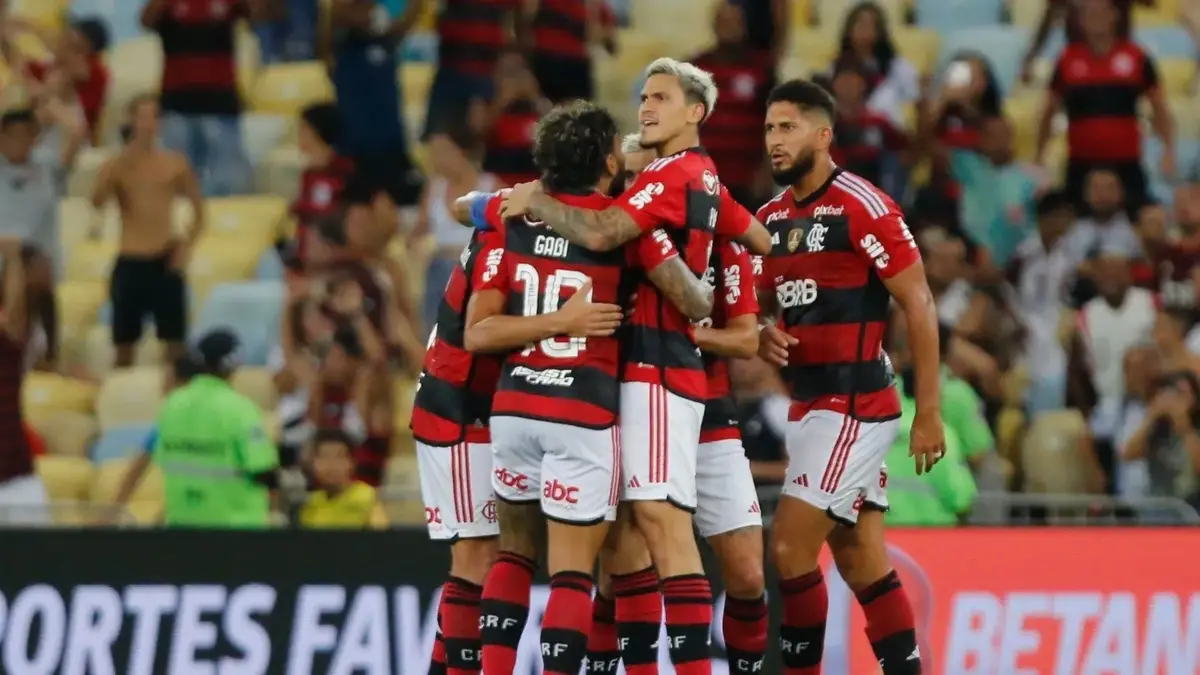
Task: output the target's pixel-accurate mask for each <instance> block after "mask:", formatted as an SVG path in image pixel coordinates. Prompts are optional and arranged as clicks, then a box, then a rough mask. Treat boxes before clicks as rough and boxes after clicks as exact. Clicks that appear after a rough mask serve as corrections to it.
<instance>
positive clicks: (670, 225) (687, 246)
mask: <svg viewBox="0 0 1200 675" xmlns="http://www.w3.org/2000/svg"><path fill="white" fill-rule="evenodd" d="M617 204H618V205H619V206H620V207H621V208H622V209H624V210H625V212H626V213H628V214H629V215H630V217H631V218H633V220H634V222H635V223H637V225H638V226H639V227H640V228H641V229H642V232H643V233H647V232H651V231H653V230H656V229H662V230H664V231H665V232H666V233H667V235H668V236H669V237H670V239H671V241H672V243H674V245H675V248H676V250H678V251H679V254H680V255H681V256H682V257H683V260H684V262H685V263H687V266H688V268H689V269H691V270H692V272H693V273H694V274H696V275H697V276H700V275H702V274H704V271H705V270H706V269H708V262H709V258H710V257H711V256H712V248H713V237H714V235H720V236H723V237H729V238H733V239H736V238H738V237H740V236H742V235H744V234H745V233H746V230H747V229H748V228H749V227H750V214H749V212H747V211H746V209H744V208H742V206H741V205H740V204H738V203H737V202H736V201H734V200H733V198H732V197H731V196H729V192H728V191H727V190H725V189H724V187H723V186H722V185H721V183H720V182H719V181H718V180H717V168H716V166H715V165H714V164H713V161H712V159H711V158H710V157H709V156H708V153H707V152H705V151H704V149H703V148H699V147H695V148H688V149H687V150H683V151H682V152H678V153H675V154H674V155H670V156H668V157H661V158H659V159H656V160H654V161H653V162H651V163H650V164H649V165H647V166H646V168H645V169H643V170H642V173H641V174H639V175H638V179H637V181H636V182H635V183H634V184H633V186H631V187H630V188H629V189H628V190H626V191H625V192H624V193H623V194H622V195H621V196H620V197H619V198H618V199H617ZM625 335H626V342H625V345H624V346H625V351H624V354H623V358H624V361H625V368H624V375H623V381H626V382H648V383H651V384H661V385H662V386H664V387H666V388H667V389H668V390H670V391H671V392H673V393H675V394H676V395H679V396H682V397H684V398H688V399H691V400H693V401H698V402H704V401H705V399H706V398H707V391H708V387H707V384H706V377H705V374H704V360H703V358H702V357H701V355H700V350H699V349H698V348H697V347H696V341H695V339H694V338H693V337H692V326H691V322H690V321H688V319H687V317H686V316H684V315H683V313H682V312H680V311H679V309H678V308H676V307H675V306H674V305H672V304H671V303H670V301H668V300H667V299H666V298H663V297H662V295H661V294H660V293H659V292H658V289H657V288H655V287H654V285H653V284H651V283H650V282H649V281H643V282H642V283H641V284H640V285H639V287H638V289H637V300H636V302H635V303H634V309H633V313H632V315H631V316H630V318H629V326H628V327H627V329H626V333H625Z"/></svg>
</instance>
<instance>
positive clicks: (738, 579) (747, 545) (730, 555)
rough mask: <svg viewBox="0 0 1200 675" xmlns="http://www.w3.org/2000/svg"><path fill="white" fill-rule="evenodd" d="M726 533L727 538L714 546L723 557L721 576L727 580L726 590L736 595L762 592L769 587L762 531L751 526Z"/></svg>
mask: <svg viewBox="0 0 1200 675" xmlns="http://www.w3.org/2000/svg"><path fill="white" fill-rule="evenodd" d="M727 536H728V539H727V540H726V541H724V542H722V543H720V544H716V545H715V546H714V548H715V549H717V550H718V555H719V557H720V559H721V577H722V578H723V579H724V580H725V590H726V592H728V593H729V594H730V595H732V596H733V597H735V598H756V597H758V596H760V595H762V592H763V589H764V588H766V579H765V577H764V574H763V543H762V530H761V529H760V528H749V529H746V530H739V531H737V532H731V533H730V534H729V535H727ZM710 541H711V540H710ZM714 543H715V542H714Z"/></svg>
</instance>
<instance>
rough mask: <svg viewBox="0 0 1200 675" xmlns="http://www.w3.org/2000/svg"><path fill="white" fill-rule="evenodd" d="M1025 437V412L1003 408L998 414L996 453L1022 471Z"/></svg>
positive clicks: (1018, 409)
mask: <svg viewBox="0 0 1200 675" xmlns="http://www.w3.org/2000/svg"><path fill="white" fill-rule="evenodd" d="M1024 439H1025V413H1024V412H1022V410H1021V409H1020V408H1003V409H1001V410H1000V412H999V413H998V414H997V415H996V453H997V454H999V455H1000V457H1001V458H1003V459H1004V460H1005V461H1006V462H1008V463H1009V464H1011V465H1013V466H1015V467H1016V468H1017V471H1018V472H1019V471H1020V465H1021V442H1022V441H1023V440H1024Z"/></svg>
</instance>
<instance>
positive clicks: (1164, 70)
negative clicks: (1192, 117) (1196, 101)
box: [1158, 59, 1196, 114]
mask: <svg viewBox="0 0 1200 675" xmlns="http://www.w3.org/2000/svg"><path fill="white" fill-rule="evenodd" d="M1158 76H1159V80H1160V82H1161V86H1162V89H1163V92H1165V93H1166V94H1167V96H1175V95H1187V94H1190V93H1191V92H1192V90H1193V88H1194V87H1195V84H1196V60H1195V59H1163V60H1161V61H1159V62H1158ZM1193 114H1194V113H1193Z"/></svg>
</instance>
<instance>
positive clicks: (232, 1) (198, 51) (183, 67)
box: [154, 0, 250, 115]
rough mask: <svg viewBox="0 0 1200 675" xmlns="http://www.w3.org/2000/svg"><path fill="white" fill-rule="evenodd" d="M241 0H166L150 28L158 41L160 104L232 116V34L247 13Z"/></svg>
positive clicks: (235, 103)
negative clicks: (161, 61) (160, 84)
mask: <svg viewBox="0 0 1200 675" xmlns="http://www.w3.org/2000/svg"><path fill="white" fill-rule="evenodd" d="M249 16H250V8H249V5H248V4H247V3H246V0H171V2H169V3H167V7H166V8H165V10H164V11H163V13H162V16H161V17H160V18H159V20H158V23H157V24H156V25H155V26H154V30H155V31H156V32H157V33H158V36H159V39H160V40H161V41H162V50H163V68H162V98H161V101H162V108H163V110H164V111H168V112H178V113H184V114H191V115H236V114H238V113H239V112H241V109H242V105H241V97H240V96H239V95H238V81H237V56H236V52H235V44H234V34H235V31H236V28H237V22H238V21H239V20H241V19H246V18H249Z"/></svg>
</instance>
